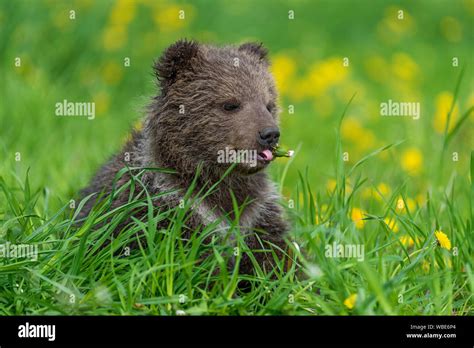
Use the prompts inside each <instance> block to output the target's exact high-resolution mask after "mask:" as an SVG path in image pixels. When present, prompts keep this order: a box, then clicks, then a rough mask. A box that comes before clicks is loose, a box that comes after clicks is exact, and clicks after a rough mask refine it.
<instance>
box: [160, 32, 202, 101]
mask: <svg viewBox="0 0 474 348" xmlns="http://www.w3.org/2000/svg"><path fill="white" fill-rule="evenodd" d="M198 53H199V44H198V43H197V42H196V41H192V40H191V41H188V40H186V39H184V40H179V41H177V42H175V43H174V44H172V45H171V46H169V47H168V48H167V49H166V50H165V52H164V53H163V55H162V56H161V58H160V59H159V60H158V61H157V62H156V63H155V65H154V67H153V68H154V70H155V75H156V77H157V79H158V81H159V82H160V86H161V89H162V92H163V94H166V92H167V90H168V88H169V87H170V86H171V85H172V84H173V83H174V82H175V81H176V80H177V77H178V74H179V72H181V71H186V70H189V71H191V70H192V64H193V59H194V58H196V57H197V56H198Z"/></svg>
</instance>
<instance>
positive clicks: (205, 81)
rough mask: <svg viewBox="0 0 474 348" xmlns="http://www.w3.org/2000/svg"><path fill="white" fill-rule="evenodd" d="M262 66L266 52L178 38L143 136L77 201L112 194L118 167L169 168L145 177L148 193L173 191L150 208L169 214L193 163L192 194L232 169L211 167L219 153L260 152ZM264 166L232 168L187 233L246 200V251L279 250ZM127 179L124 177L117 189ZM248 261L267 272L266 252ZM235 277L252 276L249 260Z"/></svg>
mask: <svg viewBox="0 0 474 348" xmlns="http://www.w3.org/2000/svg"><path fill="white" fill-rule="evenodd" d="M236 63H238V64H237V66H236ZM268 67H269V62H268V60H267V52H266V50H265V49H264V48H263V47H262V46H261V45H258V44H254V43H247V44H244V45H241V46H240V47H234V46H227V47H223V48H218V47H213V46H207V45H201V44H198V43H196V42H193V41H186V40H182V41H178V42H176V43H175V44H173V45H171V46H170V47H169V48H168V49H167V50H166V51H165V52H164V54H163V56H162V57H161V58H160V60H159V61H158V62H157V63H156V64H155V72H156V76H157V79H158V81H159V85H160V89H161V93H160V94H159V95H158V96H157V97H155V98H154V99H153V102H152V103H151V105H150V107H149V111H148V115H147V118H146V120H145V123H144V128H143V130H142V131H140V132H135V133H134V134H133V137H132V140H131V141H130V142H129V143H127V145H126V146H125V147H124V149H123V150H122V151H121V152H120V153H119V154H118V155H116V156H114V157H113V158H112V159H111V160H110V161H109V162H108V163H107V164H105V165H104V166H103V167H102V168H101V169H100V170H99V172H98V173H97V174H96V176H95V177H94V179H93V180H92V182H91V183H90V185H89V187H87V188H86V189H85V190H83V191H82V196H83V197H84V196H86V195H88V194H90V193H93V192H99V191H102V190H104V191H105V192H110V190H111V187H112V181H113V178H114V176H115V175H116V173H117V172H118V171H119V170H120V169H121V168H123V167H124V166H130V167H162V168H172V169H174V170H176V172H177V173H176V174H164V173H157V172H148V173H147V174H146V175H145V178H144V181H145V184H146V185H147V188H148V190H149V192H150V193H152V194H153V193H158V192H163V191H168V190H172V189H178V190H179V192H178V193H173V194H170V195H166V196H163V197H161V198H160V199H158V200H157V201H156V202H155V205H156V206H159V207H161V208H172V207H175V206H177V205H178V204H179V202H180V199H182V197H183V194H184V192H185V191H186V188H187V187H188V186H189V185H190V183H191V181H192V180H193V178H194V176H195V173H196V169H197V168H198V166H199V165H202V172H201V174H200V176H199V178H198V181H197V187H198V189H201V188H203V187H210V185H212V184H213V183H215V182H216V181H218V180H219V179H220V178H221V177H222V175H223V174H224V172H225V170H226V169H228V167H229V165H230V164H226V163H217V152H218V151H219V150H223V149H224V148H225V147H229V148H232V149H255V150H258V151H262V150H263V149H264V147H262V146H261V145H260V144H259V143H258V142H257V141H256V139H257V136H258V134H259V131H261V130H262V129H264V128H265V127H274V126H276V125H277V123H278V109H277V107H276V98H277V94H276V90H275V86H274V82H273V78H272V76H271V74H270V73H269V71H268ZM229 101H231V102H233V101H234V102H238V103H239V104H240V107H239V109H238V110H235V111H231V112H227V111H226V110H224V109H223V107H222V105H223V104H225V103H228V102H229ZM183 108H184V109H183ZM180 111H184V113H180ZM127 152H128V153H132V157H131V161H130V162H126V161H125V157H126V156H125V154H126V153H127ZM265 166H266V164H265V163H260V162H259V163H258V165H257V166H256V167H250V166H249V165H248V164H238V165H237V167H236V168H235V170H234V171H232V172H231V173H230V174H229V175H228V176H227V177H226V178H225V179H224V180H223V182H222V183H221V184H220V185H219V186H218V189H217V190H216V191H215V192H214V193H212V194H211V195H210V196H209V197H207V198H206V199H205V201H204V202H203V204H202V205H200V206H199V207H194V208H193V214H192V216H191V218H190V220H189V221H188V226H189V232H188V233H196V231H197V230H198V228H199V226H201V225H206V224H208V223H210V222H212V221H213V220H215V219H216V218H217V217H221V216H222V215H226V214H227V215H229V216H230V217H231V218H232V214H233V208H232V199H231V192H233V194H234V195H235V197H236V199H237V202H238V203H239V204H240V205H241V204H243V203H244V202H250V203H249V204H248V205H247V206H246V208H245V209H244V212H243V214H242V215H241V217H240V225H241V226H242V230H245V231H247V237H246V243H247V245H248V246H249V247H250V249H253V250H255V249H262V248H263V247H265V248H267V249H268V248H269V245H264V246H262V245H260V244H259V243H258V241H257V240H258V239H257V238H256V235H257V234H258V235H259V236H260V238H261V239H262V240H263V241H264V243H265V242H266V241H269V242H271V243H273V244H276V245H277V246H279V247H280V248H285V244H284V242H283V236H284V233H285V232H286V230H287V224H286V222H285V221H284V220H283V218H282V211H281V208H280V207H279V205H278V200H279V196H278V194H277V193H276V190H275V189H274V187H273V184H272V183H271V182H270V181H269V179H268V177H267V174H266V173H265ZM128 179H129V176H128V174H127V175H125V176H124V177H123V178H122V179H121V180H120V181H119V183H118V184H119V185H120V184H121V183H124V182H126V181H127V180H128ZM127 197H128V196H127V194H124V195H122V197H119V199H118V200H117V201H116V202H114V205H115V206H119V205H121V204H123V203H124V202H125V201H126V199H127ZM93 201H94V200H90V201H89V202H88V203H87V204H86V205H85V206H84V209H83V211H82V212H81V215H80V216H82V217H83V216H86V215H87V214H88V213H89V211H90V209H91V207H92V205H93V203H94V202H93ZM223 225H225V223H224V224H223ZM165 227H166V226H165ZM278 254H279V255H280V256H281V254H280V253H278ZM254 256H255V257H256V259H257V260H258V262H259V263H260V264H261V266H263V267H265V268H267V269H268V268H269V267H270V266H271V264H272V258H271V255H270V254H269V253H266V254H265V253H261V252H259V253H254ZM240 271H241V272H242V273H250V272H251V271H252V266H251V264H250V259H249V258H248V257H247V256H244V257H243V259H242V262H241V266H240Z"/></svg>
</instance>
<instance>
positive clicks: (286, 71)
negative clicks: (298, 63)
mask: <svg viewBox="0 0 474 348" xmlns="http://www.w3.org/2000/svg"><path fill="white" fill-rule="evenodd" d="M272 72H273V76H274V77H275V83H276V85H277V88H278V91H279V92H280V93H281V94H282V95H283V94H285V93H286V92H287V91H288V89H289V85H290V81H291V79H292V77H293V74H294V72H295V63H294V61H293V60H292V59H291V58H290V57H288V56H286V55H283V54H280V55H278V56H276V57H275V58H273V59H272Z"/></svg>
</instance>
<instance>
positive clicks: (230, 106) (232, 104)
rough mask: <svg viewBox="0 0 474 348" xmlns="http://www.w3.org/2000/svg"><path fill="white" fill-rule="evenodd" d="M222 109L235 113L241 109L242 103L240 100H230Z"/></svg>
mask: <svg viewBox="0 0 474 348" xmlns="http://www.w3.org/2000/svg"><path fill="white" fill-rule="evenodd" d="M222 108H223V109H224V110H225V111H235V110H237V109H239V108H240V103H239V101H238V100H229V101H226V102H225V103H224V104H222Z"/></svg>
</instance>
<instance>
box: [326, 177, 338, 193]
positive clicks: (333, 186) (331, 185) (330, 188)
mask: <svg viewBox="0 0 474 348" xmlns="http://www.w3.org/2000/svg"><path fill="white" fill-rule="evenodd" d="M326 188H327V189H328V191H329V192H333V191H334V190H335V189H336V179H329V180H328V182H327V183H326Z"/></svg>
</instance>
